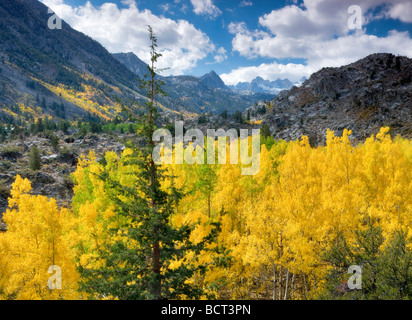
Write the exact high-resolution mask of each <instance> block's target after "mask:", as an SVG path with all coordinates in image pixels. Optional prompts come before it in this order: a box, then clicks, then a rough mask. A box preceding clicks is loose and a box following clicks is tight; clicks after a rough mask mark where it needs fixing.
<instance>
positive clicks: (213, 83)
mask: <svg viewBox="0 0 412 320" xmlns="http://www.w3.org/2000/svg"><path fill="white" fill-rule="evenodd" d="M200 80H202V82H203V83H204V84H205V85H206V87H208V88H209V89H227V88H226V85H225V83H224V82H223V80H222V79H221V78H220V77H219V76H218V75H217V74H216V72H214V71H213V70H212V71H210V72H209V73H207V74H205V75H204V76H202V77H200Z"/></svg>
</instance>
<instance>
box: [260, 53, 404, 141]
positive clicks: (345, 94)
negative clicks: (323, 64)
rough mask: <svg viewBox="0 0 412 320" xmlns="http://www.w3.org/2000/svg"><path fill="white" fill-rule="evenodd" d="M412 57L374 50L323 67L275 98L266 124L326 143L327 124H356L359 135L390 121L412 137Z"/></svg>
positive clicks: (338, 130)
mask: <svg viewBox="0 0 412 320" xmlns="http://www.w3.org/2000/svg"><path fill="white" fill-rule="evenodd" d="M411 92H412V59H410V58H407V57H403V56H394V55H392V54H387V53H377V54H372V55H369V56H367V57H365V58H363V59H361V60H359V61H357V62H355V63H352V64H349V65H346V66H342V67H340V68H323V69H322V70H320V71H318V72H316V73H314V74H312V75H311V76H310V78H309V79H308V80H306V81H305V82H304V83H303V84H302V85H301V86H300V87H293V88H291V89H290V90H288V91H283V92H281V93H280V94H279V95H278V96H277V97H276V98H275V99H274V100H272V101H271V102H270V110H269V111H268V112H267V114H266V115H265V116H264V119H263V121H262V125H264V124H266V125H268V126H269V128H270V131H271V133H272V134H273V135H274V137H275V138H277V139H286V140H295V139H297V138H300V137H301V135H303V134H305V135H308V136H309V137H310V139H311V141H312V142H314V143H323V142H324V141H325V136H326V130H327V129H328V128H329V129H331V130H334V131H335V134H339V135H340V134H342V131H343V129H345V128H346V129H349V130H352V131H353V133H352V135H351V137H352V139H353V140H354V141H361V140H362V139H364V138H365V137H368V136H370V135H372V134H376V133H377V132H379V128H380V127H381V126H389V127H390V128H391V133H392V134H393V135H396V134H401V135H402V136H404V137H408V138H410V137H412V95H411Z"/></svg>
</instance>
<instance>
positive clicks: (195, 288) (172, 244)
mask: <svg viewBox="0 0 412 320" xmlns="http://www.w3.org/2000/svg"><path fill="white" fill-rule="evenodd" d="M149 35H150V42H151V45H150V49H151V64H150V65H149V66H148V70H149V74H148V76H147V77H145V80H143V81H142V87H143V88H145V89H146V90H147V93H148V94H147V95H148V98H149V100H148V102H147V104H146V105H147V109H148V113H147V114H146V115H145V116H144V117H143V119H142V127H143V137H144V138H145V141H146V143H145V144H144V146H143V147H142V146H140V147H137V146H136V145H130V146H129V147H130V148H131V149H132V150H133V152H132V154H130V155H129V156H127V157H126V158H125V159H124V160H125V163H128V164H131V165H132V164H133V165H137V167H138V168H139V169H138V170H137V171H136V172H135V173H133V175H134V176H135V178H136V179H135V184H134V185H133V186H125V185H122V184H121V183H120V182H119V181H115V180H113V179H111V178H110V177H109V172H105V171H104V172H103V173H102V174H101V176H100V178H101V179H102V180H103V181H104V183H105V187H106V188H107V190H110V191H108V194H110V195H111V198H112V200H113V201H114V203H115V205H116V214H117V215H119V217H123V218H125V219H124V220H123V221H125V222H124V223H123V224H122V225H120V226H119V227H118V228H115V229H112V230H111V231H112V232H113V234H116V235H117V236H119V235H121V239H119V240H116V242H115V243H114V244H113V245H110V246H109V247H108V248H106V250H104V251H102V258H104V260H105V261H106V265H105V266H104V267H102V268H100V269H80V272H81V275H82V279H83V282H82V284H81V287H82V289H83V290H85V291H87V292H90V293H92V294H100V295H105V296H114V297H117V298H118V299H126V300H133V299H139V300H140V299H152V300H160V299H179V298H182V297H185V298H199V297H200V296H201V295H202V294H203V289H202V288H201V287H200V286H199V285H193V284H190V283H188V282H187V280H188V279H191V278H192V277H193V276H194V274H195V273H204V272H205V271H206V270H207V269H208V268H211V267H213V264H208V265H205V264H201V263H199V261H198V257H199V255H200V254H201V252H205V251H208V250H209V249H208V244H210V243H212V242H214V241H215V240H216V237H217V235H218V233H219V231H220V224H219V223H212V231H211V232H210V234H209V235H208V236H206V237H205V238H204V239H203V240H202V241H200V242H198V243H196V244H194V243H192V242H191V241H190V234H191V231H192V230H193V228H194V227H195V226H193V225H183V226H181V227H175V226H173V225H172V224H171V221H170V218H171V216H172V215H173V214H174V210H175V208H176V205H177V204H178V202H179V200H180V199H181V197H182V192H181V190H179V189H178V188H176V187H175V185H174V184H173V183H172V185H171V186H170V187H169V188H168V189H167V190H164V189H162V188H161V182H162V181H163V180H164V179H166V178H167V177H168V172H165V171H164V170H162V169H160V168H159V167H158V166H157V165H156V164H155V163H154V161H153V159H152V152H153V150H154V148H155V143H154V142H153V140H152V136H153V133H154V131H155V129H156V126H155V123H156V120H157V109H156V104H155V96H156V95H159V94H163V91H162V89H161V85H162V84H163V82H162V81H159V80H158V79H156V69H155V63H156V62H157V59H158V58H159V57H161V54H159V53H157V51H156V47H157V39H156V37H155V35H154V34H153V30H152V28H151V27H150V26H149ZM147 78H148V79H147ZM146 79H147V80H146ZM168 178H170V179H171V180H172V181H173V177H171V176H169V177H168ZM124 199H128V200H127V201H125V200H124ZM119 220H120V219H119ZM125 231H126V232H125ZM130 243H135V244H137V248H136V247H133V246H130V245H129V244H130ZM210 250H212V249H210ZM212 251H213V252H215V253H216V255H215V257H216V259H215V263H214V265H221V264H224V263H225V262H226V261H227V259H226V255H225V249H224V248H222V247H221V246H216V247H215V248H214V249H213V250H212ZM189 252H192V253H194V256H195V258H194V259H191V260H187V259H186V257H187V254H188V253H189ZM180 259H184V263H182V264H181V265H180V266H178V267H172V262H173V261H177V260H180Z"/></svg>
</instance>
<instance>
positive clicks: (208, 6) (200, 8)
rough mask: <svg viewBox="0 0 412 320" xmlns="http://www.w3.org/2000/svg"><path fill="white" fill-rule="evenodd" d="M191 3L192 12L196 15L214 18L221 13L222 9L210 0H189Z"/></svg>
mask: <svg viewBox="0 0 412 320" xmlns="http://www.w3.org/2000/svg"><path fill="white" fill-rule="evenodd" d="M190 2H191V3H192V5H193V12H194V13H196V14H197V15H207V16H208V17H210V18H212V19H214V18H216V17H218V16H220V15H221V14H222V11H221V10H220V9H219V8H218V7H216V6H215V5H214V4H213V2H212V0H190Z"/></svg>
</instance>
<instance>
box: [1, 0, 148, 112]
mask: <svg viewBox="0 0 412 320" xmlns="http://www.w3.org/2000/svg"><path fill="white" fill-rule="evenodd" d="M50 17H51V14H49V13H48V8H47V7H46V6H45V5H44V4H42V3H41V2H39V1H35V0H1V2H0V108H1V109H0V119H3V120H4V119H10V118H12V117H24V118H28V119H34V118H36V117H40V116H44V115H51V116H53V117H57V118H69V119H75V118H77V117H79V116H86V115H88V116H97V117H101V118H107V119H108V118H112V117H114V116H115V115H116V114H117V113H119V112H120V111H121V104H124V105H125V106H126V107H129V108H135V106H134V104H133V103H132V102H131V101H136V100H138V101H140V100H143V99H145V98H144V97H143V96H142V92H141V89H140V88H139V84H138V83H137V82H136V76H135V74H134V73H133V72H131V71H130V70H129V69H127V68H126V67H125V66H124V65H123V64H121V63H120V62H119V61H118V60H116V59H115V58H114V57H113V56H112V55H111V54H110V53H109V52H108V51H107V50H106V49H105V48H104V47H103V46H102V45H100V44H99V43H98V42H96V41H94V40H93V39H91V38H90V37H88V36H86V35H84V34H83V33H81V32H78V31H76V30H74V29H72V28H71V27H70V26H69V25H68V24H67V23H65V22H64V21H63V22H62V28H61V29H49V27H48V20H49V18H50Z"/></svg>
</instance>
